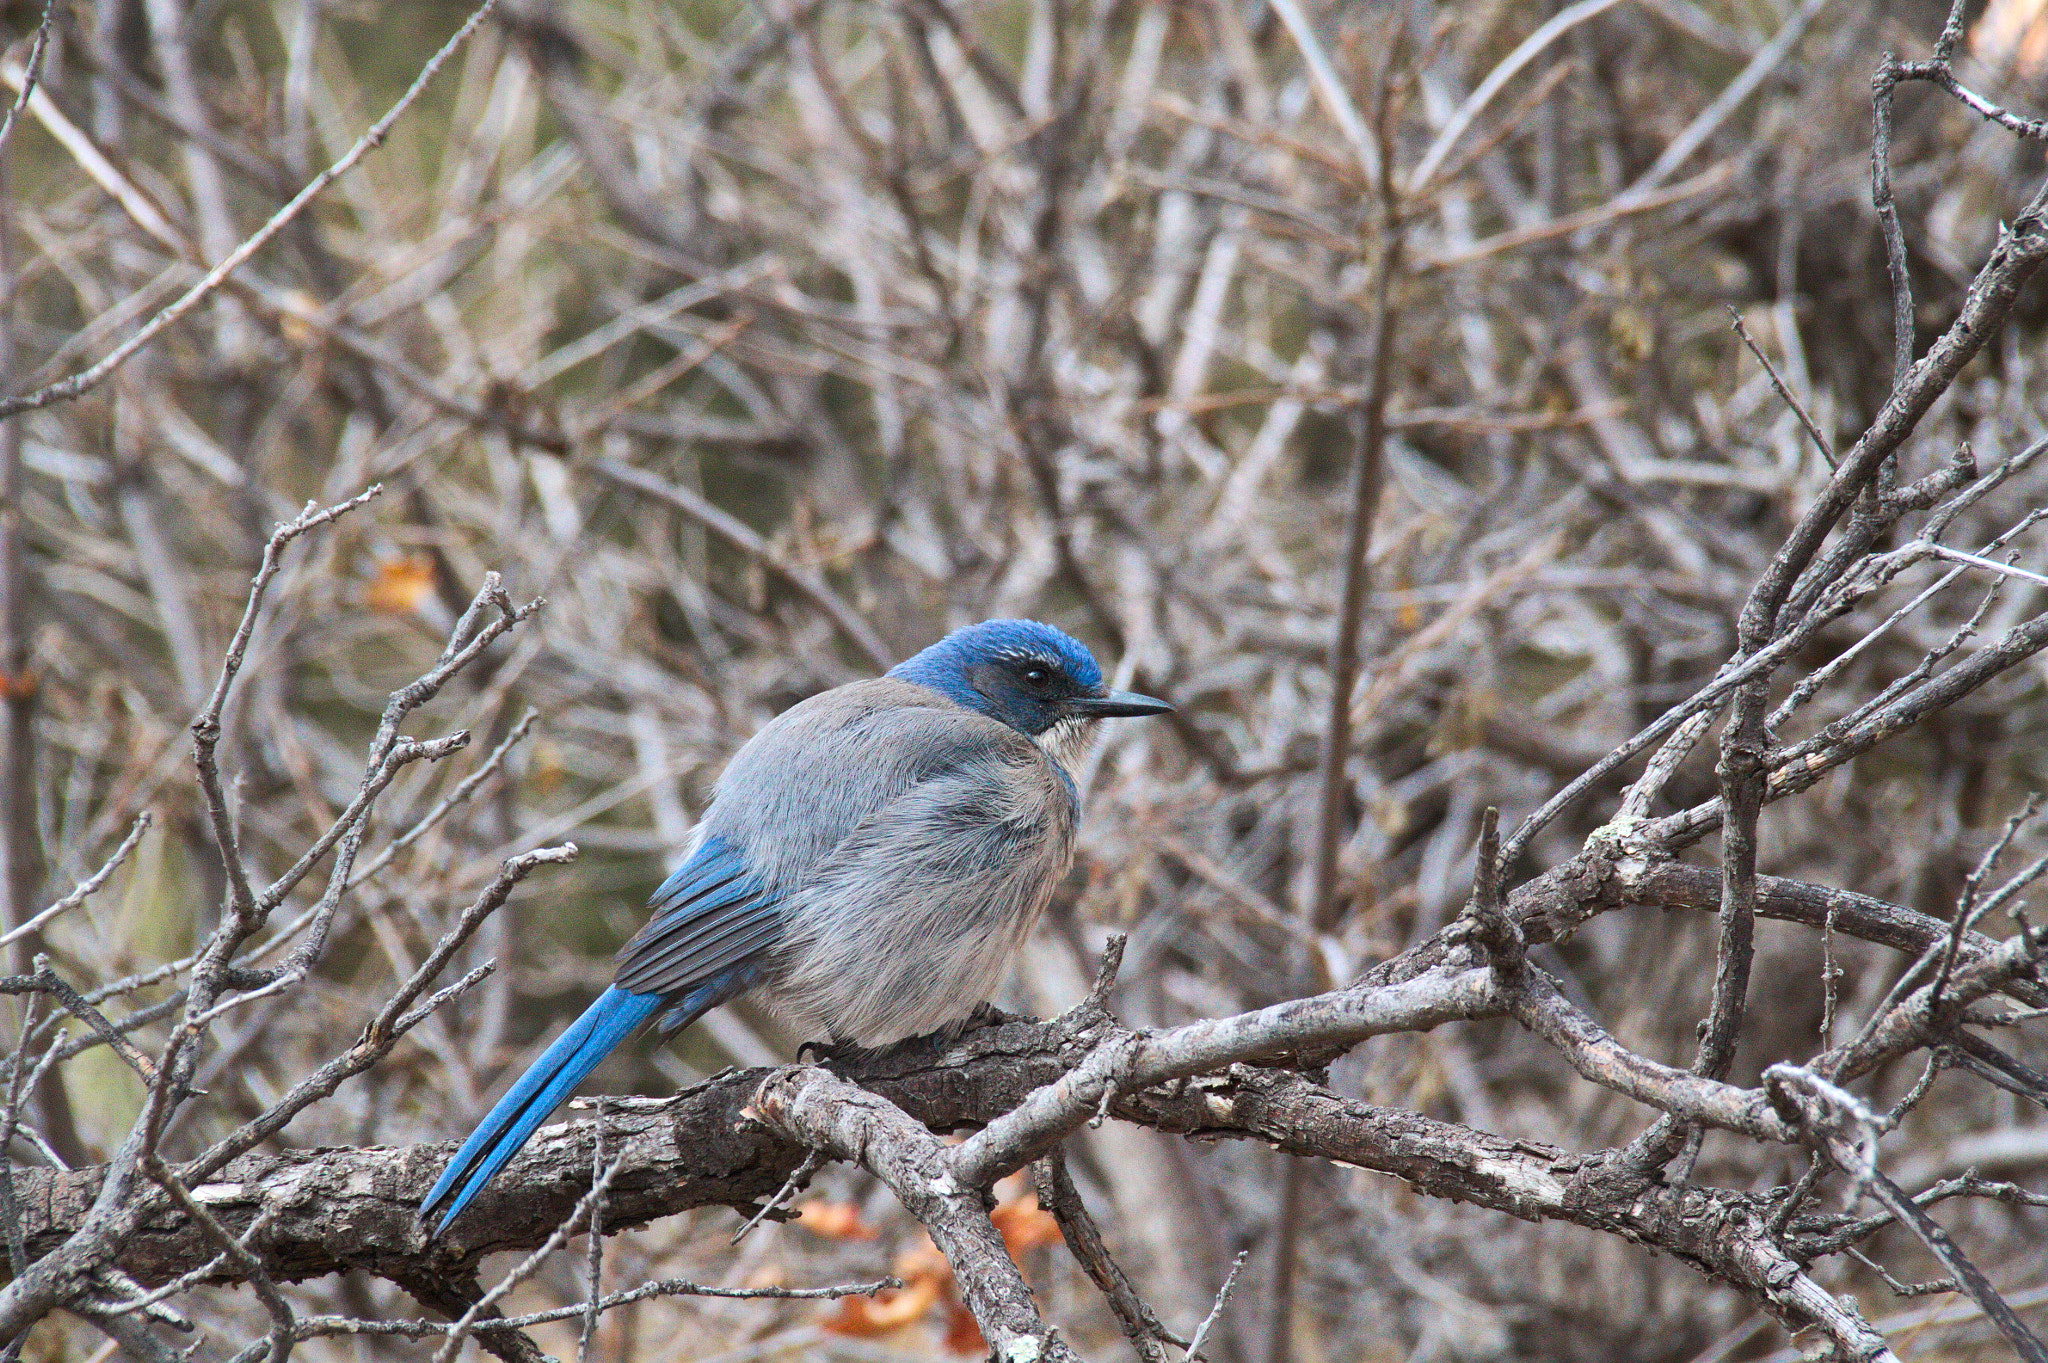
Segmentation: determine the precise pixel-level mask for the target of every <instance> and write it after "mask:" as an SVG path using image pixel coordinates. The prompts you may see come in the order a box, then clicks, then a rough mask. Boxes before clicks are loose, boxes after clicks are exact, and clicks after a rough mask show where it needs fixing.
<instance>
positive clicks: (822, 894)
mask: <svg viewBox="0 0 2048 1363" xmlns="http://www.w3.org/2000/svg"><path fill="white" fill-rule="evenodd" d="M1171 708H1172V707H1171V706H1169V705H1167V704H1166V703H1165V702H1164V701H1158V700H1153V699H1152V698H1151V697H1149V696H1139V695H1133V694H1132V693H1130V692H1128V691H1111V690H1110V689H1109V688H1108V687H1107V686H1105V685H1104V684H1103V680H1102V671H1101V669H1100V668H1098V667H1097V666H1096V665H1095V659H1094V658H1093V657H1091V656H1090V655H1089V653H1088V650H1087V649H1086V648H1085V647H1083V646H1082V644H1081V643H1080V642H1079V641H1078V640H1075V639H1073V638H1070V637H1069V636H1067V635H1066V634H1063V633H1061V632H1060V631H1059V630H1056V629H1054V628H1053V627H1052V626H1050V625H1041V624H1039V623H1038V622H1036V621H1034V620H987V621H983V622H982V623H981V624H978V625H972V626H969V627H968V628H966V629H962V630H956V631H954V632H953V633H952V634H949V635H947V636H946V637H945V638H944V639H941V640H940V641H939V642H938V643H936V644H933V645H932V646H931V647H930V648H927V649H925V650H924V651H923V652H922V653H919V654H918V655H917V656H916V657H914V658H911V659H909V660H908V661H907V662H902V663H899V664H897V665H896V666H895V667H893V668H891V669H890V670H889V674H888V675H887V676H886V677H881V678H878V679H876V680H873V681H858V682H852V683H850V684H848V685H846V686H841V687H836V688H834V689H833V690H830V691H826V692H824V693H822V694H820V695H816V696H812V697H811V698H810V699H809V700H806V701H803V702H801V703H799V704H797V705H794V706H792V707H791V708H790V709H788V710H787V711H785V712H783V714H781V715H780V716H779V717H777V718H776V719H774V720H772V721H771V722H770V723H769V724H768V726H767V727H766V728H764V729H762V730H761V732H759V733H757V734H755V735H754V736H753V738H751V739H749V740H748V741H747V743H746V744H745V745H744V746H743V747H741V748H740V750H739V751H738V752H737V753H735V754H734V755H733V759H732V761H731V763H730V764H729V765H727V767H726V769H725V774H724V775H723V776H722V777H720V778H719V781H718V787H717V790H716V792H715V793H714V795H713V798H712V802H711V807H710V808H709V809H708V810H706V811H705V814H704V818H703V820H702V821H701V822H700V823H699V824H698V825H697V827H696V830H695V831H694V832H693V833H692V835H691V839H690V843H689V848H688V854H687V855H686V856H685V857H684V858H683V864H682V865H681V866H680V867H678V868H677V870H676V872H675V874H674V875H672V876H670V877H669V878H668V879H667V880H666V881H664V882H662V885H661V888H660V889H658V890H656V891H655V892H654V898H653V900H652V901H651V903H652V906H653V909H654V917H653V918H652V919H650V920H649V921H648V923H647V925H646V926H645V927H643V928H641V929H640V931H639V932H638V933H636V934H635V935H634V937H633V939H632V940H631V941H630V942H627V943H626V945H625V946H624V947H623V948H622V949H621V950H620V951H619V955H618V970H617V972H616V973H615V975H614V977H613V978H614V981H615V982H614V983H613V984H612V986H611V987H610V988H609V989H607V990H605V991H604V993H602V994H600V995H599V996H598V998H597V1002H595V1003H593V1004H591V1005H590V1007H589V1009H588V1010H586V1011H585V1012H584V1014H583V1016H582V1017H580V1018H578V1019H576V1021H575V1023H574V1024H573V1025H571V1026H570V1028H569V1030H568V1031H566V1032H564V1033H562V1035H561V1036H560V1037H558V1038H557V1039H556V1040H555V1043H554V1044H553V1045H552V1046H549V1047H548V1048H547V1050H546V1051H545V1052H544V1053H542V1055H541V1057H540V1059H538V1060H536V1061H534V1062H533V1065H532V1067H531V1068H529V1069H528V1070H527V1071H526V1073H525V1074H523V1075H521V1076H520V1077H519V1082H517V1083H516V1084H514V1085H513V1086H512V1087H511V1089H510V1090H509V1091H507V1092H506V1094H505V1096H504V1097H503V1098H500V1099H499V1100H498V1104H497V1106H496V1107H494V1108H492V1109H491V1111H490V1115H488V1116H487V1117H485V1118H484V1119H483V1121H482V1123H481V1124H479V1125H478V1127H477V1128H476V1130H475V1131H473V1132H471V1133H470V1136H469V1139H468V1140H466V1141H464V1142H463V1143H462V1148H461V1149H460V1150H457V1151H456V1152H455V1158H454V1159H452V1160H450V1161H449V1162H448V1167H447V1168H446V1169H444V1170H443V1171H442V1172H441V1177H440V1179H439V1180H438V1181H437V1182H436V1183H435V1184H434V1187H433V1191H431V1192H429V1193H428V1194H427V1197H426V1201H425V1202H423V1203H422V1204H421V1205H420V1218H421V1220H423V1221H424V1220H427V1219H429V1218H432V1217H433V1216H434V1215H436V1214H437V1213H439V1214H440V1217H441V1219H440V1224H439V1225H438V1226H436V1227H435V1229H434V1234H436V1235H439V1234H440V1233H441V1232H442V1231H444V1230H446V1229H447V1228H448V1224H449V1222H451V1221H453V1220H454V1219H455V1218H456V1217H457V1216H458V1215H460V1214H461V1212H462V1209H463V1208H464V1207H465V1206H467V1205H468V1204H469V1201H470V1199H471V1198H473V1197H475V1196H476V1195H477V1193H478V1192H479V1191H481V1190H482V1188H483V1187H484V1185H485V1184H487V1183H489V1182H490V1181H491V1178H492V1176H493V1175H495V1174H496V1173H497V1172H498V1170H499V1169H500V1168H502V1167H503V1166H504V1164H505V1161H507V1160H509V1159H511V1158H512V1156H513V1155H514V1154H515V1153H517V1152H518V1150H519V1147H520V1146H522V1145H524V1144H526V1138H527V1137H528V1136H531V1135H532V1134H533V1131H534V1128H535V1127H538V1126H539V1125H540V1124H541V1122H542V1121H544V1120H545V1119H546V1118H547V1116H548V1114H549V1113H550V1112H552V1111H554V1109H555V1105H556V1104H558V1103H560V1102H561V1101H562V1100H563V1099H564V1098H566V1097H568V1096H569V1091H570V1090H571V1089H573V1088H575V1086H576V1084H577V1082H578V1081H579V1080H581V1079H582V1078H583V1076H585V1075H586V1074H589V1073H590V1071H591V1070H593V1069H595V1068H596V1067H597V1064H598V1062H599V1061H601V1060H603V1059H604V1058H605V1057H606V1056H607V1055H609V1054H611V1052H612V1050H613V1048H615V1047H616V1046H617V1045H618V1044H619V1043H620V1042H621V1041H623V1040H625V1038H626V1037H627V1036H628V1035H629V1034H631V1033H632V1032H633V1031H635V1030H636V1029H637V1028H639V1027H640V1026H641V1025H642V1024H644V1023H646V1022H647V1021H648V1020H649V1019H651V1018H654V1017H655V1016H656V1015H657V1014H658V1015H659V1016H660V1019H661V1021H660V1029H661V1031H662V1033H663V1035H668V1034H671V1033H673V1032H676V1031H678V1030H680V1029H681V1028H683V1027H686V1026H688V1025H689V1024H690V1023H692V1022H694V1021H695V1020H696V1019H697V1018H699V1017H701V1016H702V1015H703V1014H704V1013H705V1012H706V1011H708V1010H710V1009H712V1008H715V1007H717V1006H718V1005H719V1004H721V1003H724V1002H726V1001H727V1000H729V999H732V998H734V997H736V996H737V995H739V994H743V993H745V992H746V991H747V990H749V989H752V988H754V987H755V986H757V985H758V986H761V987H763V988H764V989H765V991H766V994H767V1000H768V1002H769V1003H770V1005H771V1006H772V1007H773V1008H774V1010H775V1011H776V1012H777V1013H778V1014H779V1015H780V1016H781V1017H783V1018H785V1019H786V1020H788V1022H789V1023H790V1024H791V1025H792V1026H793V1027H794V1028H795V1029H796V1030H797V1031H798V1033H799V1034H801V1035H805V1036H809V1037H820V1036H823V1037H829V1038H831V1039H832V1040H833V1041H835V1042H851V1043H854V1044H856V1045H860V1046H877V1045H881V1044H883V1043H885V1042H890V1041H896V1040H899V1039H901V1038H904V1037H910V1036H920V1035H923V1034H925V1033H927V1032H933V1031H937V1030H938V1029H940V1028H942V1027H946V1026H948V1025H949V1024H957V1023H959V1022H960V1021H962V1020H964V1019H965V1018H966V1016H967V1015H968V1013H970V1012H971V1011H972V1010H973V1009H974V1006H975V1005H976V1004H978V1003H979V1002H981V1001H982V1000H983V999H985V998H987V997H988V994H989V991H990V990H991V989H993V988H994V987H995V985H996V984H997V983H998V982H999V981H1000V980H1001V978H1002V972H1003V969H1004V967H1005V966H1006V965H1007V964H1008V962H1009V958H1010V954H1011V953H1012V952H1013V951H1015V950H1016V949H1017V947H1018V946H1020V945H1021V944H1022V943H1023V941H1024V938H1025V936H1026V935H1027V934H1029V933H1030V931H1031V925H1032V923H1033V922H1034V921H1035V920H1036V919H1037V917H1038V915H1039V912H1040V910H1042V909H1044V908H1045V905H1046V901H1047V900H1049V899H1051V898H1052V892H1053V887H1054V886H1055V885H1057V884H1058V883H1059V881H1060V879H1061V877H1063V876H1064V875H1065V874H1066V872H1067V868H1068V867H1069V866H1070V865H1071V864H1072V863H1073V859H1074V821H1075V819H1076V817H1077V816H1078V814H1079V812H1080V798H1079V794H1078V792H1077V791H1076V790H1075V788H1074V779H1073V777H1071V776H1069V775H1068V774H1067V768H1066V764H1067V763H1068V762H1070V761H1072V760H1073V759H1074V758H1075V757H1076V756H1077V755H1079V753H1080V752H1081V751H1082V750H1083V748H1084V747H1085V745H1086V743H1087V739H1088V735H1089V731H1090V728H1091V726H1092V725H1093V724H1094V722H1095V721H1096V720H1099V719H1106V718H1109V717H1111V716H1115V715H1156V714H1159V713H1161V712H1162V711H1165V710H1169V709H1171Z"/></svg>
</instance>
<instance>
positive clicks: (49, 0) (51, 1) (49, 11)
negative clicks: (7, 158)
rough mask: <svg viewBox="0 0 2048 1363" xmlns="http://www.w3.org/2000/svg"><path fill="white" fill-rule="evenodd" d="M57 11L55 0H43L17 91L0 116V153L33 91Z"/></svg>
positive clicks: (3, 152) (41, 70) (2, 151)
mask: <svg viewBox="0 0 2048 1363" xmlns="http://www.w3.org/2000/svg"><path fill="white" fill-rule="evenodd" d="M56 12H57V0H44V3H43V17H42V18H41V19H40V20H38V21H37V23H36V37H35V44H34V46H32V47H30V48H29V50H28V61H27V62H26V63H25V64H24V65H23V67H22V78H21V86H20V89H19V92H18V93H17V94H16V95H15V97H14V103H12V104H10V105H8V106H7V113H6V116H5V117H0V155H5V154H6V151H7V139H8V138H9V137H10V136H12V135H13V133H14V120H15V119H16V118H18V117H20V115H21V111H22V108H23V107H24V106H25V105H27V103H28V98H29V96H30V95H32V94H34V93H35V88H36V81H37V80H38V79H39V78H40V77H41V75H42V72H43V52H44V50H45V49H46V48H47V47H48V46H49V44H50V17H51V16H52V15H53V14H55V13H56Z"/></svg>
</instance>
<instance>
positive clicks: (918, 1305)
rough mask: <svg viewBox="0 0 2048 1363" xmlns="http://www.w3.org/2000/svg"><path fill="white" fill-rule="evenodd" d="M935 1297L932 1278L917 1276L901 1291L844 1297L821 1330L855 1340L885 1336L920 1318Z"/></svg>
mask: <svg viewBox="0 0 2048 1363" xmlns="http://www.w3.org/2000/svg"><path fill="white" fill-rule="evenodd" d="M938 1299H939V1284H938V1282H937V1280H936V1279H933V1278H920V1279H918V1280H917V1281H916V1282H913V1283H911V1284H910V1286H908V1287H906V1288H903V1289H902V1290H901V1291H885V1292H879V1293H877V1294H875V1296H873V1297H871V1298H870V1297H847V1298H844V1299H843V1300H841V1301H840V1303H839V1313H838V1314H837V1315H835V1316H833V1317H832V1318H831V1319H830V1320H828V1321H826V1322H825V1324H824V1329H826V1330H827V1331H829V1332H830V1333H832V1334H835V1335H852V1336H854V1337H855V1338H857V1339H869V1338H872V1337H873V1336H875V1335H885V1334H888V1333H889V1332H890V1331H891V1330H900V1329H902V1328H903V1327H904V1326H906V1325H909V1324H911V1323H912V1322H913V1321H917V1320H921V1319H923V1317H924V1313H925V1312H927V1311H929V1310H931V1309H932V1303H934V1302H936V1301H937V1300H938Z"/></svg>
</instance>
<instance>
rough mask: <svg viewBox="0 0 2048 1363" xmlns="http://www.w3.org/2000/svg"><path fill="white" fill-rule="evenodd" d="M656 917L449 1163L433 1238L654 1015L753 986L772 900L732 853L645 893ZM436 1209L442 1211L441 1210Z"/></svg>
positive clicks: (678, 1019)
mask: <svg viewBox="0 0 2048 1363" xmlns="http://www.w3.org/2000/svg"><path fill="white" fill-rule="evenodd" d="M652 903H653V905H654V907H655V910H656V912H655V916H654V918H653V919H652V920H651V921H650V922H649V923H648V924H647V926H646V927H644V928H642V929H641V930H640V932H639V933H638V934H636V935H635V936H634V938H633V940H632V941H630V942H628V943H627V944H626V945H625V947H624V949H623V950H621V951H620V953H619V972H618V978H617V981H616V982H615V983H614V984H613V985H612V987H611V988H609V989H607V990H605V991H604V993H602V994H600V995H598V997H597V1001H596V1002H595V1003H593V1004H591V1005H590V1007H589V1008H588V1009H586V1010H585V1011H584V1013H583V1016H582V1017H579V1018H577V1019H576V1021H575V1022H574V1023H572V1024H571V1025H570V1027H569V1030H567V1031H566V1032H563V1033H562V1035H561V1036H559V1037H557V1038H555V1042H554V1044H553V1045H551V1046H549V1047H548V1048H547V1050H546V1051H544V1052H542V1053H541V1057H540V1059H538V1060H536V1061H534V1062H533V1064H532V1065H531V1066H529V1067H528V1068H527V1071H526V1073H525V1074H522V1075H521V1076H519V1079H518V1082H516V1083H514V1084H513V1085H512V1087H511V1088H510V1089H508V1090H506V1092H505V1096H504V1097H502V1098H500V1099H499V1100H498V1101H497V1104H496V1106H494V1107H492V1108H491V1110H490V1112H489V1113H488V1114H487V1115H486V1116H485V1117H484V1119H483V1121H481V1122H479V1123H478V1124H477V1128H476V1130H474V1131H472V1132H470V1133H469V1139H468V1140H466V1141H464V1142H463V1143H462V1147H461V1148H460V1149H459V1150H457V1151H456V1152H455V1157H454V1158H453V1159H451V1160H449V1161H448V1167H447V1168H446V1169H443V1170H442V1171H441V1177H440V1178H439V1179H437V1180H436V1181H435V1183H434V1186H433V1188H432V1190H431V1191H429V1192H428V1193H427V1196H426V1200H425V1201H423V1202H422V1203H421V1204H420V1219H421V1220H423V1221H425V1220H429V1219H431V1218H432V1217H433V1216H434V1215H435V1214H436V1213H437V1212H439V1213H441V1219H440V1223H439V1224H438V1225H437V1226H435V1227H434V1232H433V1233H434V1234H435V1235H439V1234H441V1233H442V1232H443V1231H445V1230H447V1229H448V1224H449V1222H451V1221H453V1220H454V1219H455V1218H456V1217H457V1216H458V1215H460V1214H461V1212H462V1209H463V1208H464V1207H466V1206H468V1205H469V1202H470V1199H471V1198H474V1197H475V1196H476V1195H477V1194H478V1193H479V1192H481V1191H483V1188H484V1185H486V1184H488V1183H489V1182H490V1181H491V1179H492V1178H493V1177H495V1176H496V1174H497V1172H498V1171H499V1170H500V1169H502V1168H504V1167H505V1162H506V1161H507V1160H509V1159H511V1158H512V1156H514V1155H515V1154H517V1153H518V1152H519V1148H520V1147H521V1146H523V1145H525V1144H526V1141H527V1138H528V1137H529V1136H531V1135H533V1133H534V1131H535V1130H536V1129H537V1128H538V1127H539V1126H540V1124H541V1123H542V1122H544V1121H546V1120H547V1118H548V1114H549V1113H551V1112H553V1111H554V1110H555V1108H556V1106H557V1105H558V1104H560V1103H561V1101H562V1100H563V1099H564V1098H567V1097H568V1096H569V1094H570V1092H571V1091H572V1090H573V1089H574V1088H575V1087H576V1085H577V1084H579V1083H581V1082H582V1080H583V1077H584V1076H585V1075H587V1074H589V1073H590V1072H591V1071H592V1070H594V1069H596V1068H597V1066H598V1064H599V1062H601V1061H602V1060H603V1059H604V1058H605V1057H606V1056H608V1055H610V1054H611V1053H612V1051H613V1050H615V1049H616V1048H617V1047H618V1044H619V1043H620V1042H622V1041H624V1040H625V1039H626V1038H627V1037H629V1036H631V1035H632V1034H633V1033H634V1032H635V1031H637V1030H639V1028H640V1027H641V1026H643V1025H644V1024H645V1023H646V1022H647V1021H648V1020H649V1019H650V1018H652V1017H654V1016H655V1014H657V1013H663V1012H664V1010H666V1012H665V1014H664V1016H663V1017H662V1020H661V1027H662V1030H663V1031H664V1032H674V1031H677V1030H679V1029H681V1028H683V1027H687V1026H688V1025H689V1024H690V1023H691V1022H693V1021H695V1020H696V1019H697V1018H698V1017H700V1016H702V1015H703V1014H704V1013H705V1012H706V1011H708V1010H709V1009H712V1008H715V1007H717V1006H718V1005H719V1004H721V1003H724V1002H725V1001H726V1000H727V999H730V998H732V997H734V996H735V995H737V994H741V993H744V992H746V990H748V989H750V988H752V987H753V986H754V985H755V984H757V983H758V982H759V981H760V978H761V973H762V967H761V964H760V961H759V957H760V956H761V954H762V950H763V948H765V947H767V946H768V945H769V944H770V943H772V942H773V941H774V939H775V936H776V933H777V931H778V930H779V929H780V925H781V919H780V912H779V907H778V905H777V902H776V900H775V899H774V898H772V897H770V896H768V895H766V894H764V893H763V892H762V890H761V888H760V886H759V884H758V883H757V882H756V881H755V880H754V878H753V877H752V876H750V875H749V874H748V873H747V867H746V864H745V862H744V861H743V860H742V858H741V856H740V853H739V851H738V849H737V848H735V847H733V846H732V845H731V844H730V843H728V842H726V841H725V840H724V839H723V838H719V837H715V836H713V837H707V838H706V839H705V840H704V841H703V842H702V843H701V844H700V845H699V846H698V848H697V850H696V852H695V853H693V854H692V855H691V856H690V857H689V859H688V860H686V861H685V862H684V863H683V864H682V865H681V866H679V867H678V868H676V872H675V874H674V875H672V876H670V877H669V878H668V879H667V880H665V881H663V882H662V885H661V888H660V889H658V890H656V891H655V892H654V898H653V900H652ZM444 1208H445V1210H444Z"/></svg>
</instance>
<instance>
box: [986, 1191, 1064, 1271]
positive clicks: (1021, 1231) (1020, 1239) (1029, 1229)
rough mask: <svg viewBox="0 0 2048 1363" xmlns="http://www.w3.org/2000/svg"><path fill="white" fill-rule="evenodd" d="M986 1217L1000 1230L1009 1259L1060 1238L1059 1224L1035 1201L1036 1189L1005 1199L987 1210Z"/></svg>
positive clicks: (1036, 1198) (1057, 1241)
mask: <svg viewBox="0 0 2048 1363" xmlns="http://www.w3.org/2000/svg"><path fill="white" fill-rule="evenodd" d="M988 1219H989V1220H991V1221H993V1222H995V1223H996V1229H997V1230H999V1231H1001V1232H1002V1233H1003V1248H1004V1249H1007V1250H1009V1251H1010V1257H1011V1258H1012V1259H1014V1258H1016V1257H1017V1256H1018V1255H1020V1254H1022V1253H1024V1252H1025V1251H1026V1250H1031V1249H1038V1248H1039V1247H1041V1246H1043V1245H1056V1244H1058V1243H1059V1242H1060V1224H1059V1222H1057V1221H1055V1220H1053V1218H1052V1213H1051V1212H1049V1211H1046V1210H1045V1209H1044V1208H1042V1207H1040V1206H1039V1205H1038V1194H1037V1193H1026V1194H1024V1196H1022V1197H1020V1198H1016V1199H1015V1200H1013V1201H1010V1202H1005V1203H1004V1204H1003V1205H1002V1206H1000V1207H998V1208H996V1209H995V1210H994V1211H992V1212H990V1213H989V1214H988Z"/></svg>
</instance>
